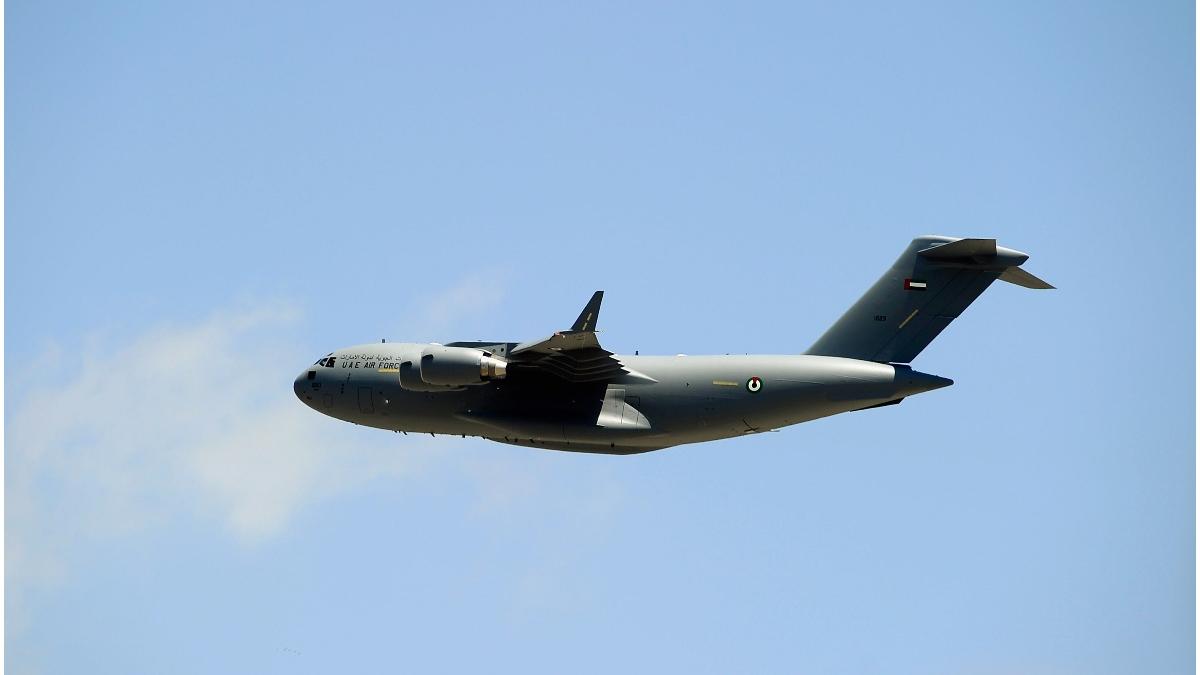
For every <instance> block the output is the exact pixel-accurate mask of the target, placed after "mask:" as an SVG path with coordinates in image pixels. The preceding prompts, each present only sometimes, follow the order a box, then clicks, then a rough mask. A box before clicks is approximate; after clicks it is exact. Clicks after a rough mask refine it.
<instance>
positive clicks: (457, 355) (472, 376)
mask: <svg viewBox="0 0 1200 675" xmlns="http://www.w3.org/2000/svg"><path fill="white" fill-rule="evenodd" d="M419 372H420V374H421V380H422V381H423V382H425V383H426V384H431V385H435V386H441V387H462V386H469V385H473V384H486V383H488V382H491V381H492V380H503V379H504V376H505V375H507V374H508V363H507V362H506V361H503V360H501V359H498V358H496V357H494V356H491V355H490V354H488V353H487V352H485V351H483V350H482V349H472V348H470V347H443V346H441V345H433V346H430V347H427V348H426V349H425V350H424V351H423V352H421V365H420V368H419Z"/></svg>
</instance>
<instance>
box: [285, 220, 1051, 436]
mask: <svg viewBox="0 0 1200 675" xmlns="http://www.w3.org/2000/svg"><path fill="white" fill-rule="evenodd" d="M1028 258H1029V256H1028V255H1026V254H1025V253H1022V252H1020V251H1015V250H1013V249H1009V248H1004V247H1001V246H997V245H996V240H995V239H979V238H955V237H944V236H932V235H926V236H920V237H917V238H916V239H913V240H912V242H911V243H910V244H909V245H908V248H906V249H905V250H904V253H902V254H901V255H900V257H899V259H897V260H896V262H895V264H893V265H892V266H891V267H890V268H889V269H888V270H887V271H886V272H884V274H883V276H881V277H880V278H879V280H878V281H876V282H875V284H874V285H873V286H871V288H870V289H869V290H867V292H866V293H865V294H863V296H862V297H861V298H860V299H859V300H858V301H857V302H856V303H854V305H852V306H851V307H850V309H849V310H847V311H846V313H845V314H843V315H842V316H841V318H839V319H838V320H837V321H836V322H834V324H833V325H832V326H831V327H830V328H829V329H828V330H827V331H825V333H824V334H823V335H821V337H820V338H818V339H817V341H816V342H815V343H813V345H812V346H811V347H809V349H808V350H807V351H806V352H804V353H803V354H795V355H744V356H737V355H733V356H729V355H726V356H685V355H682V354H680V355H678V356H642V355H639V354H634V355H632V356H630V355H619V354H614V353H612V352H609V351H607V350H606V349H604V348H603V347H601V346H600V342H599V340H598V339H597V335H596V325H597V319H598V318H599V315H600V303H601V300H602V299H603V297H604V292H603V291H596V292H595V294H593V295H592V298H591V300H589V301H588V303H587V305H586V306H585V307H584V308H583V311H582V312H580V313H579V318H577V319H576V320H575V323H574V324H572V325H571V328H570V329H568V330H562V331H558V332H555V333H553V334H551V335H550V336H548V337H544V338H541V339H537V340H530V341H528V342H505V341H479V342H451V343H447V344H439V343H429V344H415V343H394V342H386V341H385V342H381V343H377V344H365V345H359V346H355V347H347V348H345V349H339V350H337V351H334V352H330V353H329V354H327V355H326V356H324V357H322V358H321V359H319V360H317V362H316V363H315V364H313V365H312V366H310V367H309V368H306V369H304V371H303V372H301V373H300V375H299V377H297V378H296V380H295V383H294V391H295V393H296V396H298V397H299V398H300V400H301V401H302V402H303V403H304V404H306V405H308V406H309V407H311V408H312V409H314V410H316V411H317V412H320V413H323V414H325V415H328V416H330V417H333V418H336V419H339V420H344V421H347V422H353V423H355V424H361V425H364V426H369V427H376V428H379V429H387V430H390V431H394V432H403V433H405V434H407V433H410V432H412V433H429V434H434V435H436V434H452V435H459V436H464V437H466V436H473V437H481V438H485V439H489V440H492V441H497V442H500V443H509V444H515V445H522V446H529V447H533V448H545V449H551V450H566V451H573V452H589V453H605V454H618V455H627V454H635V453H642V452H649V451H652V450H661V449H663V448H668V447H671V446H675V445H681V444H685V443H700V442H704V441H712V440H717V439H723V438H733V437H737V436H745V435H747V434H757V433H761V432H767V431H775V430H778V429H781V428H782V427H786V426H790V425H793V424H798V423H800V422H808V421H810V420H815V419H819V418H822V417H828V416H830V415H836V414H839V413H844V412H851V411H856V410H867V409H871V408H878V407H881V406H888V405H894V404H897V403H900V402H901V401H903V400H904V399H905V398H906V397H908V396H912V395H914V394H920V393H924V392H927V391H932V390H934V389H940V388H942V387H946V386H949V385H951V384H953V383H954V382H953V381H952V380H949V379H947V378H944V377H939V376H937V375H930V374H928V373H922V372H919V371H916V370H913V369H912V367H911V366H910V365H909V364H911V363H912V361H913V359H914V358H916V356H917V355H918V354H920V353H921V351H922V350H923V349H925V347H926V346H928V345H929V343H930V342H931V341H933V339H934V338H935V337H937V336H938V335H939V334H940V333H941V332H942V330H944V329H945V328H946V326H948V325H949V324H950V322H951V321H953V320H954V319H955V318H956V317H958V315H959V314H961V313H962V312H963V310H965V309H966V308H967V306H968V305H970V304H971V302H973V301H974V300H975V298H977V297H979V295H980V294H981V293H983V291H984V290H985V289H987V287H988V286H989V285H991V283H992V282H993V281H995V280H996V279H999V280H1001V281H1007V282H1009V283H1012V284H1016V285H1018V286H1023V287H1026V288H1035V289H1048V288H1053V286H1051V285H1050V284H1048V283H1046V282H1045V281H1042V280H1041V279H1039V278H1037V277H1035V276H1034V275H1032V274H1030V273H1029V272H1026V271H1025V270H1023V269H1021V267H1020V265H1021V264H1022V263H1024V262H1025V261H1026V260H1027V259H1028Z"/></svg>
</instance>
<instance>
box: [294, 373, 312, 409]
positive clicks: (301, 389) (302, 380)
mask: <svg viewBox="0 0 1200 675" xmlns="http://www.w3.org/2000/svg"><path fill="white" fill-rule="evenodd" d="M308 373H309V369H307V368H306V369H304V371H303V372H301V373H300V374H299V375H297V376H296V381H295V382H293V383H292V391H294V392H296V398H298V399H300V401H301V402H303V403H305V404H307V403H308V401H307V400H306V399H305V398H304V397H305V390H306V389H307V386H306V385H307V384H308ZM309 395H311V394H309Z"/></svg>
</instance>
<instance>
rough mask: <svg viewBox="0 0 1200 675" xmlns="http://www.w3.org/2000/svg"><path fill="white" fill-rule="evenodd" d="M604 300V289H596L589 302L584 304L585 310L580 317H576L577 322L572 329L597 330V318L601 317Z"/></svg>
mask: <svg viewBox="0 0 1200 675" xmlns="http://www.w3.org/2000/svg"><path fill="white" fill-rule="evenodd" d="M602 300H604V291H596V292H595V293H593V294H592V299H591V300H588V304H587V305H585V306H584V308H583V311H582V312H580V313H579V318H578V319H575V324H574V325H573V326H571V330H572V331H595V330H596V320H597V319H599V318H600V302H601V301H602Z"/></svg>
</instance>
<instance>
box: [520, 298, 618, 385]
mask: <svg viewBox="0 0 1200 675" xmlns="http://www.w3.org/2000/svg"><path fill="white" fill-rule="evenodd" d="M603 299H604V291H596V292H595V293H593V294H592V299H591V300H589V301H588V303H587V305H586V306H584V308H583V311H582V312H580V313H579V318H578V319H576V320H575V323H574V324H572V326H571V329H570V330H564V331H559V332H557V333H554V334H553V335H551V336H550V337H547V338H543V339H541V340H533V341H530V342H522V343H521V344H519V345H517V346H516V347H513V348H512V349H511V350H510V351H509V352H508V355H507V358H508V361H509V363H510V364H513V365H516V366H518V367H531V368H537V369H539V370H543V371H545V372H547V373H550V374H552V375H556V376H558V377H561V378H562V379H564V380H567V381H569V382H602V381H606V380H612V379H614V378H617V377H619V376H621V375H624V374H627V373H629V372H630V371H629V370H628V369H626V368H625V367H624V366H623V365H621V362H620V361H618V360H617V359H615V358H613V354H612V352H610V351H608V350H606V349H604V348H603V347H601V346H600V341H599V340H598V339H597V338H596V320H597V319H598V318H599V316H600V302H601V301H602V300H603Z"/></svg>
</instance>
